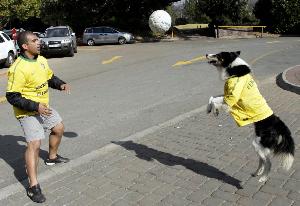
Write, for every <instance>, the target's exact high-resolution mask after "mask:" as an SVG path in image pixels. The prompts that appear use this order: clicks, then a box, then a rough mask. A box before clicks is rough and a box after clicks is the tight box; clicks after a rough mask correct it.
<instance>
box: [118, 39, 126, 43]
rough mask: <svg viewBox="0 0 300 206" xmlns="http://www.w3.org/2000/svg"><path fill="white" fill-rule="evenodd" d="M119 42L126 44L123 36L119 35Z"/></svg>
mask: <svg viewBox="0 0 300 206" xmlns="http://www.w3.org/2000/svg"><path fill="white" fill-rule="evenodd" d="M118 42H119V44H126V39H125V38H124V37H120V38H119V39H118Z"/></svg>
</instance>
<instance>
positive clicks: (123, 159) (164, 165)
mask: <svg viewBox="0 0 300 206" xmlns="http://www.w3.org/2000/svg"><path fill="white" fill-rule="evenodd" d="M274 82H275V80H273V81H269V82H267V83H266V84H263V85H260V88H261V92H262V93H263V94H264V96H265V98H266V99H267V101H268V102H269V104H270V106H271V107H272V109H273V110H274V112H275V113H276V114H278V115H279V116H280V117H281V119H283V120H284V121H285V123H286V124H287V125H288V126H289V127H290V129H291V131H292V135H293V137H294V139H295V142H296V154H295V162H294V165H293V167H292V169H291V170H290V171H289V172H285V171H283V170H282V169H281V168H280V167H279V163H278V160H276V159H273V168H272V171H271V173H270V179H269V180H268V181H267V182H266V183H259V182H258V178H257V177H255V178H254V177H251V175H250V173H251V172H253V171H254V170H255V169H256V168H257V163H258V162H257V157H256V154H255V152H254V150H253V149H252V146H251V142H252V137H253V134H254V133H253V127H252V126H247V127H242V128H238V127H237V126H236V125H235V123H234V122H233V120H232V119H231V117H229V116H228V115H226V114H222V115H220V116H219V117H218V118H217V119H215V118H214V117H213V116H212V115H211V116H208V115H207V114H205V112H200V113H198V114H195V115H193V116H191V117H189V118H186V119H184V120H182V121H180V122H179V123H177V124H175V125H172V126H169V127H166V128H162V129H159V130H157V131H156V132H154V133H151V134H147V135H146V136H144V137H142V138H140V139H137V140H133V141H131V140H126V141H125V140H124V141H118V142H114V143H112V144H114V145H118V146H117V147H116V148H115V149H113V150H111V151H109V152H108V153H105V154H103V155H99V156H98V157H97V158H95V159H94V160H92V161H88V162H85V163H82V164H80V165H79V166H77V167H73V168H71V169H70V170H66V171H65V172H64V173H62V174H58V175H56V176H54V177H51V178H49V179H47V180H45V181H42V182H41V186H42V188H43V191H44V194H45V195H46V198H47V201H46V203H44V204H41V205H53V206H63V205H65V206H69V205H70V206H71V205H72V206H77V205H78V206H82V205H88V206H101V205H104V206H133V205H141V206H148V205H149V206H150V205H161V206H167V205H174V206H177V205H178V206H185V205H187V206H196V205H207V206H218V205H222V206H227V205H228V206H229V205H230V206H234V205H244V206H253V205H255V206H265V205H266V206H283V205H284V206H289V205H292V206H298V205H300V162H299V161H298V159H299V156H300V153H298V152H297V150H298V149H299V137H300V126H299V125H300V118H299V117H300V107H299V105H300V98H299V95H297V94H295V93H291V92H288V91H285V90H282V89H280V88H279V87H277V86H276V84H275V83H274ZM56 167H57V166H56ZM63 167H67V165H64V166H63ZM0 205H9V206H19V205H26V206H30V205H36V204H35V203H33V202H31V200H30V199H29V198H28V197H27V196H26V194H25V190H22V191H20V192H17V193H15V194H13V195H11V196H9V197H7V198H6V199H3V200H1V201H0Z"/></svg>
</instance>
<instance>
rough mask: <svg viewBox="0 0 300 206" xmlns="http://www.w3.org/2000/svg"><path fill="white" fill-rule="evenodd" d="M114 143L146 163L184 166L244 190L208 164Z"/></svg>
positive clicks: (131, 143)
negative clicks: (153, 162)
mask: <svg viewBox="0 0 300 206" xmlns="http://www.w3.org/2000/svg"><path fill="white" fill-rule="evenodd" d="M112 143H114V144H117V145H120V146H122V147H124V148H125V149H127V150H131V151H134V152H135V153H136V156H137V157H138V158H140V159H143V160H146V161H153V160H154V159H156V160H157V161H158V162H160V163H162V164H164V165H168V166H174V165H182V166H184V167H185V168H187V169H189V170H191V171H193V172H195V173H197V174H200V175H204V176H206V177H209V178H214V179H217V180H220V181H222V182H225V183H227V184H230V185H233V186H235V187H236V188H238V189H242V186H241V185H240V183H241V181H240V180H238V179H236V178H234V177H231V176H229V175H228V174H226V173H224V172H222V171H220V170H219V169H217V168H215V167H213V166H210V165H208V164H206V163H203V162H199V161H196V160H193V159H186V158H183V157H178V156H175V155H172V154H169V153H166V152H161V151H158V150H155V149H153V148H150V147H148V146H146V145H142V144H137V143H135V142H133V141H118V142H112Z"/></svg>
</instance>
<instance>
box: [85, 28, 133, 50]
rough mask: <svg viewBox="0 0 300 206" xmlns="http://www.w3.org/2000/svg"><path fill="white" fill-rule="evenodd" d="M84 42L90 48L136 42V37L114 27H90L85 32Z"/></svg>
mask: <svg viewBox="0 0 300 206" xmlns="http://www.w3.org/2000/svg"><path fill="white" fill-rule="evenodd" d="M82 41H83V43H84V44H87V45H89V46H93V45H95V44H103V43H119V44H126V43H127V42H128V43H129V42H134V36H133V35H132V34H131V33H128V32H121V31H119V30H117V29H115V28H112V27H107V26H100V27H89V28H86V29H85V30H84V33H83V38H82Z"/></svg>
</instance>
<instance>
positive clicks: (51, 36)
mask: <svg viewBox="0 0 300 206" xmlns="http://www.w3.org/2000/svg"><path fill="white" fill-rule="evenodd" d="M74 53H77V43H76V36H75V33H74V32H73V30H72V29H71V27H69V26H55V27H53V26H52V27H49V28H47V29H46V31H45V37H43V38H42V39H41V54H42V55H49V54H64V55H68V56H74Z"/></svg>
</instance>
